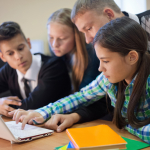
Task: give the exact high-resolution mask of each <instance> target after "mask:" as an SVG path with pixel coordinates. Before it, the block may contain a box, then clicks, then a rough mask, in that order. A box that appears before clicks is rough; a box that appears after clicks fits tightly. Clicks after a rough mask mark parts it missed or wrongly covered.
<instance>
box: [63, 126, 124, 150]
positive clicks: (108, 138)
mask: <svg viewBox="0 0 150 150" xmlns="http://www.w3.org/2000/svg"><path fill="white" fill-rule="evenodd" d="M66 132H67V135H68V137H69V139H70V140H71V142H72V143H73V145H74V147H75V149H76V150H82V149H83V150H106V149H119V148H120V149H121V148H122V149H126V144H127V142H126V141H125V140H124V139H123V138H122V137H121V136H120V135H118V134H117V133H116V132H115V131H113V130H112V129H111V128H110V127H109V126H107V125H98V126H92V127H85V128H70V129H67V130H66Z"/></svg>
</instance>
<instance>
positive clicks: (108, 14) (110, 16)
mask: <svg viewBox="0 0 150 150" xmlns="http://www.w3.org/2000/svg"><path fill="white" fill-rule="evenodd" d="M103 14H104V15H105V16H106V17H107V18H108V20H109V21H111V20H113V19H114V18H115V14H114V11H113V10H112V9H110V8H105V9H104V10H103Z"/></svg>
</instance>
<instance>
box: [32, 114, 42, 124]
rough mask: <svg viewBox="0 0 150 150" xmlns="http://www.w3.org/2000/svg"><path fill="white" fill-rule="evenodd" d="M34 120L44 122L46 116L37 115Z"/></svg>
mask: <svg viewBox="0 0 150 150" xmlns="http://www.w3.org/2000/svg"><path fill="white" fill-rule="evenodd" d="M33 120H35V121H36V122H37V123H43V122H44V118H43V117H42V116H40V117H35V118H34V119H33Z"/></svg>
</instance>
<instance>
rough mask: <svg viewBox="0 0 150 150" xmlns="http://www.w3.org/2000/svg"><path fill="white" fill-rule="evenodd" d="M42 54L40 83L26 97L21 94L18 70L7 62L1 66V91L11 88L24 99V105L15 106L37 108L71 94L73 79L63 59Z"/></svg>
mask: <svg viewBox="0 0 150 150" xmlns="http://www.w3.org/2000/svg"><path fill="white" fill-rule="evenodd" d="M40 55H41V57H42V67H41V69H40V71H39V75H38V85H37V87H36V88H35V89H34V90H33V91H32V92H31V93H30V94H29V97H27V98H26V99H23V98H22V96H21V94H20V89H19V84H18V75H17V72H16V70H15V69H13V68H11V67H10V66H9V65H8V64H7V63H6V64H5V65H4V66H3V67H2V68H0V93H2V92H5V91H7V90H10V91H11V93H12V96H18V97H19V98H20V99H21V100H22V105H21V106H19V107H18V106H15V108H21V109H25V110H27V109H37V108H40V107H43V106H45V105H47V104H49V103H53V102H55V101H56V100H58V99H60V98H62V97H65V96H67V95H69V94H70V91H71V81H70V77H69V75H68V71H67V68H66V65H65V63H64V62H63V60H62V59H60V58H57V57H50V56H45V55H43V54H40Z"/></svg>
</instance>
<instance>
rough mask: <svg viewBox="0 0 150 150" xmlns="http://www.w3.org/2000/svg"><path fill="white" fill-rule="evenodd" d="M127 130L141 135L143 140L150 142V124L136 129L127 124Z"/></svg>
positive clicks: (138, 135)
mask: <svg viewBox="0 0 150 150" xmlns="http://www.w3.org/2000/svg"><path fill="white" fill-rule="evenodd" d="M125 129H126V130H127V131H129V132H130V133H131V134H133V135H135V136H137V137H139V138H140V139H142V140H143V141H145V142H147V143H149V144H150V124H148V125H146V126H143V127H141V128H138V129H135V128H133V127H131V125H129V124H128V125H127V126H126V127H125Z"/></svg>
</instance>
